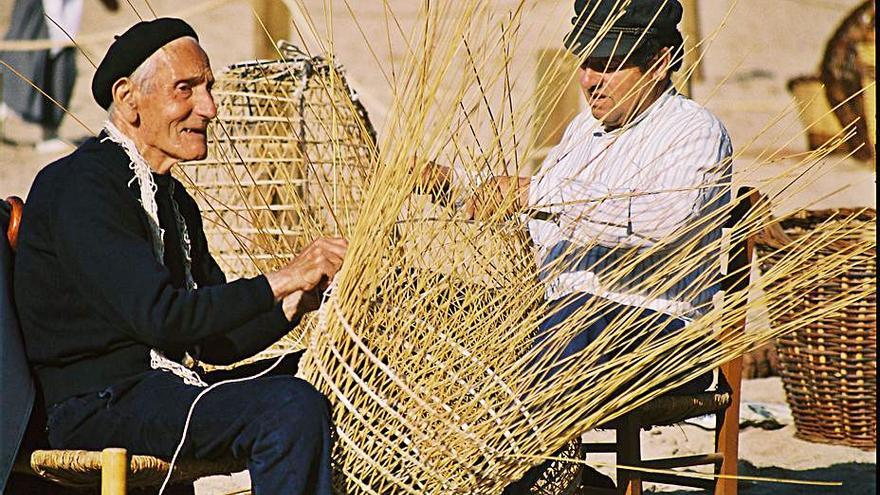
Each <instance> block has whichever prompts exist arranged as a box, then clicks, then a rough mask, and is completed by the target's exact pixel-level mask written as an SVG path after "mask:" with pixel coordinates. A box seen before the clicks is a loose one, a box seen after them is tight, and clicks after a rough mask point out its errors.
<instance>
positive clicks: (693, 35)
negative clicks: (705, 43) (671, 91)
mask: <svg viewBox="0 0 880 495" xmlns="http://www.w3.org/2000/svg"><path fill="white" fill-rule="evenodd" d="M681 5H682V7H684V14H683V15H682V18H681V34H682V35H683V36H684V52H685V56H684V63H683V64H682V67H681V70H679V71H678V73H677V74H676V77H675V87H676V88H678V90H679V91H681V92H682V93H683V94H684V95H686V96H691V95H692V94H693V93H692V90H693V83H695V82H700V81H702V80H703V68H702V66H697V60H699V58H700V50H699V49H698V48H696V46H697V43H699V42H700V39H701V36H700V16H699V10H698V8H697V0H682V2H681ZM694 66H696V69H694V71H693V73H692V74H691V77H690V78H689V79H688V80H686V81H682V79H683V76H684V75H685V74H687V73H688V71H689V70H690V69H691V68H693V67H694Z"/></svg>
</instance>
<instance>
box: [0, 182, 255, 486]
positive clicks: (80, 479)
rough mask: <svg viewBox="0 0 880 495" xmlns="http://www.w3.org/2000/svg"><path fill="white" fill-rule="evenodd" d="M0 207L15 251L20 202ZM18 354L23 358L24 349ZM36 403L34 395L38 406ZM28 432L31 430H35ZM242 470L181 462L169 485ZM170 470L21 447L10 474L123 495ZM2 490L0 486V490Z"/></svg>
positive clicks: (112, 455)
mask: <svg viewBox="0 0 880 495" xmlns="http://www.w3.org/2000/svg"><path fill="white" fill-rule="evenodd" d="M2 206H3V210H4V211H8V212H9V218H8V223H7V222H6V219H5V215H4V222H3V223H6V225H3V230H4V231H5V232H6V240H7V241H8V243H9V247H11V248H12V250H13V251H14V250H15V247H16V244H17V240H18V229H19V226H20V224H21V212H22V208H23V202H22V200H21V199H20V198H17V197H14V196H13V197H10V198H7V199H6V201H5V204H4V205H2ZM0 242H4V241H0ZM9 275H11V273H6V272H5V271H4V276H9ZM21 352H22V353H23V350H21ZM40 400H41V399H40V397H39V394H37V397H36V401H38V402H39V401H40ZM41 411H42V408H41V407H39V404H38V405H37V407H35V408H34V413H33V416H35V417H32V418H31V420H32V422H33V421H35V420H36V421H39V420H40V419H41V418H37V417H36V416H39V415H40V414H43V413H42V412H41ZM30 428H31V430H33V429H34V428H33V426H31V427H30ZM37 429H39V428H37ZM20 435H24V432H23V431H22V432H20ZM20 438H21V437H19V439H20ZM18 449H19V447H16V450H18ZM245 467H246V466H245V465H244V464H243V463H242V462H241V461H237V460H234V459H231V458H230V459H222V460H218V461H195V460H184V461H181V462H178V463H177V464H176V465H175V466H174V472H173V474H172V483H190V484H191V482H192V481H194V480H196V479H198V478H201V477H204V476H212V475H217V474H228V473H232V472H236V471H241V470H243V469H245ZM168 468H169V464H168V462H166V461H164V460H162V459H158V458H155V457H151V456H145V455H133V456H128V455H127V452H126V451H125V449H119V448H107V449H104V450H103V451H102V452H91V451H84V450H30V449H28V448H23V449H21V451H19V452H18V455H17V456H16V459H15V462H14V464H13V466H12V472H13V473H17V474H27V475H36V476H39V477H40V478H42V479H45V480H49V481H52V482H55V483H57V484H59V485H62V486H66V487H69V488H75V489H92V490H94V489H97V488H98V487H100V488H101V493H102V494H105V495H121V494H125V493H126V490H127V488H147V487H158V486H159V485H160V484H161V483H162V482H163V480H164V479H165V476H166V474H167V473H168ZM0 474H2V473H0ZM0 481H3V480H0ZM2 486H3V485H2V483H0V488H2ZM183 491H184V492H187V491H188V492H189V493H192V490H191V488H190V487H186V488H184V490H183ZM175 492H176V493H180V490H171V491H170V493H175ZM53 493H54V492H53Z"/></svg>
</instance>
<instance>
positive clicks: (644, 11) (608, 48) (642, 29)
mask: <svg viewBox="0 0 880 495" xmlns="http://www.w3.org/2000/svg"><path fill="white" fill-rule="evenodd" d="M682 10H683V9H682V7H681V3H679V1H678V0H630V1H629V2H626V1H621V0H575V2H574V12H575V17H573V18H572V19H571V23H572V30H571V31H570V32H569V33H568V35H567V36H566V37H565V41H564V42H565V46H566V47H568V48H569V49H570V50H572V51H574V52H575V53H577V54H578V55H580V54H582V53H583V51H584V50H586V49H587V48H588V46H590V44H591V43H595V44H594V45H592V46H593V50H592V51H591V52H590V54H589V55H590V56H591V57H611V56H614V55H626V54H627V53H629V52H630V50H632V49H634V48H635V47H636V45H639V44H640V41H641V40H644V39H646V38H654V39H658V40H662V41H664V42H669V43H670V44H671V45H678V44H681V39H682V37H681V32H679V30H678V23H679V22H680V21H681V15H682ZM618 15H619V17H617V16H618ZM609 18H611V19H615V18H616V20H615V21H614V23H613V24H612V25H611V27H610V28H609V29H608V30H607V31H605V32H603V30H602V27H603V24H604V23H605V22H607V21H608V20H609ZM600 32H603V34H602V36H601V38H600V35H599V33H600Z"/></svg>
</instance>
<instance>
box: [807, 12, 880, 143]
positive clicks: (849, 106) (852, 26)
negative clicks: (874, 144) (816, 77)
mask: <svg viewBox="0 0 880 495" xmlns="http://www.w3.org/2000/svg"><path fill="white" fill-rule="evenodd" d="M865 42H868V43H870V44H871V45H873V44H874V1H873V0H866V1H864V2H862V3H860V4H859V5H858V6H857V7H856V8H855V9H853V10H852V11H851V12H850V13H849V14H848V15H847V16H846V18H844V20H843V21H842V22H841V23H840V26H838V28H837V30H835V32H834V34H832V35H831V39H829V40H828V44H827V45H826V48H825V54H824V55H823V57H822V66H821V70H820V78H821V81H822V84H824V86H825V94H826V95H827V99H828V103H829V104H830V105H831V107H833V108H834V113H835V114H836V115H837V119H838V120H839V121H840V123H841V124H843V125H844V126H848V125H850V124H854V128H855V131H856V132H855V135H854V136H853V137H852V138H851V139H850V140H849V141H848V142H847V145H848V148H849V149H850V150H852V151H853V152H854V156H855V157H856V158H859V159H861V160H870V159H871V158H872V156H873V153H872V152H871V150H870V148H869V146H868V145H867V144H868V143H869V142H870V139H869V138H868V135H869V128H868V124H867V118H866V117H867V112H866V109H865V105H864V103H865V100H864V99H863V98H851V97H852V95H854V94H856V93H858V92H859V91H860V90H861V89H862V88H863V87H864V86H862V84H863V80H862V74H861V71H860V70H859V62H858V57H859V55H858V47H859V45H860V44H862V43H865Z"/></svg>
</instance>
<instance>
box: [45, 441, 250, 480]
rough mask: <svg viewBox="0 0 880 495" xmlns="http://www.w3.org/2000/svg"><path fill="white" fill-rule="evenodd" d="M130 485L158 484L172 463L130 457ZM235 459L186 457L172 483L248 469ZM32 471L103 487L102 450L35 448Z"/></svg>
mask: <svg viewBox="0 0 880 495" xmlns="http://www.w3.org/2000/svg"><path fill="white" fill-rule="evenodd" d="M129 462H130V465H129V474H128V486H129V487H133V488H144V487H156V486H159V485H161V484H162V481H163V480H164V479H165V475H166V474H167V473H168V464H169V463H168V462H166V461H163V460H162V459H158V458H156V457H152V456H148V455H133V456H130V461H129ZM246 467H247V466H246V464H245V462H244V461H243V460H242V461H239V460H235V459H231V458H229V459H221V460H211V461H208V460H193V459H185V460H181V461H178V462H177V463H175V465H174V474H173V475H172V477H171V482H172V483H181V482H189V481H194V480H196V479H198V478H202V477H205V476H214V475H218V474H229V473H234V472H238V471H242V470H244V469H245V468H246ZM30 468H31V470H32V471H33V472H34V473H35V474H37V475H38V476H40V477H41V478H45V479H47V480H51V481H54V482H56V483H58V484H60V485H64V486H68V487H71V488H96V487H100V486H101V452H100V451H88V450H35V451H34V452H33V453H32V454H31V457H30Z"/></svg>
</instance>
